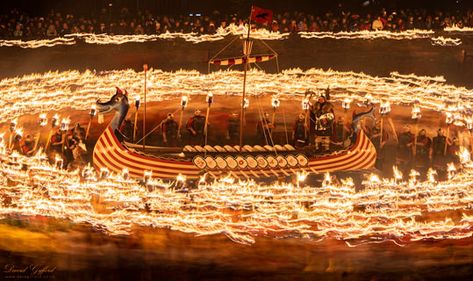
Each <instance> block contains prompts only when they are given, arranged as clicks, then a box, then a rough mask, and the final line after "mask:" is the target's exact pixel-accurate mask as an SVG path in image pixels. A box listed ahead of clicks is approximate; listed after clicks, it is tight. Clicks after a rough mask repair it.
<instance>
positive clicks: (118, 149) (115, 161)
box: [93, 127, 201, 178]
mask: <svg viewBox="0 0 473 281" xmlns="http://www.w3.org/2000/svg"><path fill="white" fill-rule="evenodd" d="M93 161H94V166H95V167H96V168H97V169H98V170H100V169H102V168H107V169H108V170H110V171H111V172H114V173H121V172H122V171H123V169H124V168H127V169H128V171H129V175H130V176H131V177H135V178H142V177H143V175H144V172H145V171H151V172H152V175H153V177H156V178H175V177H176V176H177V175H178V174H182V175H185V176H187V177H188V178H198V177H199V175H200V172H201V171H200V170H199V169H198V168H197V167H196V166H195V165H194V164H193V163H192V162H190V161H189V162H188V161H177V160H176V161H174V160H167V159H163V158H158V157H152V156H145V155H140V154H138V153H135V152H132V151H130V150H128V149H126V148H125V147H124V146H123V145H122V144H121V143H120V142H119V141H118V139H117V137H116V136H115V134H114V133H113V132H112V129H111V128H110V127H108V128H107V129H106V130H105V131H104V133H103V134H102V135H101V136H100V138H99V139H98V140H97V144H96V145H95V148H94V154H93Z"/></svg>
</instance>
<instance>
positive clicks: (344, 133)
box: [342, 97, 352, 141]
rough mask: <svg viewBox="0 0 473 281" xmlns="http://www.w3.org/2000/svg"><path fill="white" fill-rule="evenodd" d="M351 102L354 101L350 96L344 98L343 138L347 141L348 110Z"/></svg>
mask: <svg viewBox="0 0 473 281" xmlns="http://www.w3.org/2000/svg"><path fill="white" fill-rule="evenodd" d="M351 103H352V100H351V98H349V97H346V98H344V99H343V100H342V108H343V112H344V117H343V128H342V132H343V140H344V141H345V138H346V130H345V124H346V123H347V120H348V118H347V112H348V110H349V109H350V106H351Z"/></svg>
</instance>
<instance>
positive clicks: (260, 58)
mask: <svg viewBox="0 0 473 281" xmlns="http://www.w3.org/2000/svg"><path fill="white" fill-rule="evenodd" d="M273 58H275V55H263V56H251V57H248V63H255V62H265V61H269V60H270V59H273ZM245 62H246V58H245V57H238V58H229V59H214V60H210V62H209V63H210V64H214V65H238V64H244V63H245Z"/></svg>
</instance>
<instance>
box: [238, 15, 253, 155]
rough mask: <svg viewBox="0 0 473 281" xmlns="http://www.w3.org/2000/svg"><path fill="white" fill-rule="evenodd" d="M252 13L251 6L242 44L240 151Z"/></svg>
mask: <svg viewBox="0 0 473 281" xmlns="http://www.w3.org/2000/svg"><path fill="white" fill-rule="evenodd" d="M252 13H253V6H251V11H250V17H249V18H248V33H247V36H246V39H245V41H244V42H243V61H244V67H243V94H242V96H241V104H240V149H241V147H242V146H243V131H244V130H243V126H244V120H245V109H244V105H245V94H246V73H247V71H248V57H249V56H250V51H251V47H250V31H251V16H252Z"/></svg>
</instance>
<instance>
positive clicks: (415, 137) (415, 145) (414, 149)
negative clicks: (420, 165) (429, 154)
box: [412, 121, 419, 158]
mask: <svg viewBox="0 0 473 281" xmlns="http://www.w3.org/2000/svg"><path fill="white" fill-rule="evenodd" d="M418 132H419V127H418V126H417V121H416V125H415V131H414V147H413V148H412V154H413V155H414V158H415V157H416V154H417V134H418Z"/></svg>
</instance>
